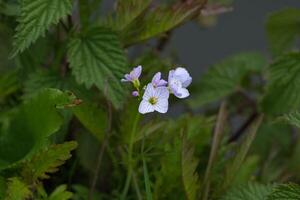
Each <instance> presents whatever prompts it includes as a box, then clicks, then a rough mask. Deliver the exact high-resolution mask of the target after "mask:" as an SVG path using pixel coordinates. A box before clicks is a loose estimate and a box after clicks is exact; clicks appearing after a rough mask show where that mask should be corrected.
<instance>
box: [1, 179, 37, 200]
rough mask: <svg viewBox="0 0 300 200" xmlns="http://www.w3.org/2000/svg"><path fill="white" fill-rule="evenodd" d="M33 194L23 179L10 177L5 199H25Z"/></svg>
mask: <svg viewBox="0 0 300 200" xmlns="http://www.w3.org/2000/svg"><path fill="white" fill-rule="evenodd" d="M31 196H32V193H31V191H30V189H29V186H27V185H26V184H25V183H24V182H23V181H21V180H20V179H19V178H17V177H14V178H10V179H9V181H8V186H7V190H6V197H5V200H25V199H28V198H30V197H31Z"/></svg>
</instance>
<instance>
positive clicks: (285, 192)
mask: <svg viewBox="0 0 300 200" xmlns="http://www.w3.org/2000/svg"><path fill="white" fill-rule="evenodd" d="M284 199H289V200H297V199H300V186H299V185H297V184H294V183H289V184H281V185H278V186H276V187H275V188H274V189H273V191H272V193H271V194H270V195H268V198H267V200H284Z"/></svg>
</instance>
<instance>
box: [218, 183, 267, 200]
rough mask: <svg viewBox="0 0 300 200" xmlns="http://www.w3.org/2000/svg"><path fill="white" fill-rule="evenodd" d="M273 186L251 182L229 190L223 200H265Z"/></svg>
mask: <svg viewBox="0 0 300 200" xmlns="http://www.w3.org/2000/svg"><path fill="white" fill-rule="evenodd" d="M271 191H272V186H270V185H262V184H260V183H251V182H249V183H248V184H246V185H241V186H237V187H234V188H232V189H231V190H229V191H228V192H227V193H226V195H225V196H224V197H222V198H221V200H265V199H266V197H267V196H268V194H270V193H271Z"/></svg>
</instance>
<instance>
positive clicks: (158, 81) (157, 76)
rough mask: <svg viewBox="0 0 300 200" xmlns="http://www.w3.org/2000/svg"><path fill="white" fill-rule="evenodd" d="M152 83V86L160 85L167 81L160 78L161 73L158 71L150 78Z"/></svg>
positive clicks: (165, 83) (164, 84)
mask: <svg viewBox="0 0 300 200" xmlns="http://www.w3.org/2000/svg"><path fill="white" fill-rule="evenodd" d="M151 83H152V85H153V86H154V87H161V86H166V85H167V84H168V82H167V81H165V80H163V79H161V73H160V72H157V73H156V74H155V75H154V76H153V78H152V82H151Z"/></svg>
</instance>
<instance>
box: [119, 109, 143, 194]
mask: <svg viewBox="0 0 300 200" xmlns="http://www.w3.org/2000/svg"><path fill="white" fill-rule="evenodd" d="M139 119H140V114H139V113H137V114H136V116H135V120H134V122H133V126H132V131H131V134H130V140H129V148H128V170H127V177H126V182H125V186H124V189H123V192H122V196H121V199H122V200H125V199H126V196H127V192H128V189H129V186H130V182H131V178H132V170H133V163H132V154H133V143H134V137H135V135H136V129H137V124H138V121H139Z"/></svg>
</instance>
